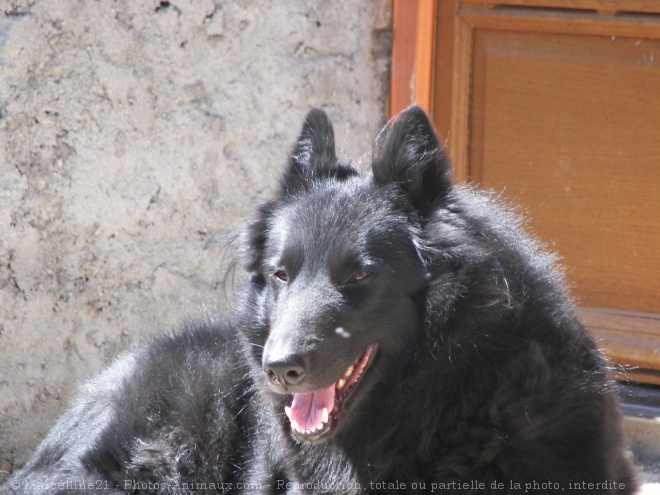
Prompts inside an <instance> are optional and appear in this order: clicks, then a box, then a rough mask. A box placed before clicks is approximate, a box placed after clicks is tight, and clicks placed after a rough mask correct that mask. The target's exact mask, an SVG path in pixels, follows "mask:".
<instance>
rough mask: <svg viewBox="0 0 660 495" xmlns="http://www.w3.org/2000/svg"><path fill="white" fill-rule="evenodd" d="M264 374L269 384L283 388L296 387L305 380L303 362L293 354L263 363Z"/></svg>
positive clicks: (300, 357) (298, 356)
mask: <svg viewBox="0 0 660 495" xmlns="http://www.w3.org/2000/svg"><path fill="white" fill-rule="evenodd" d="M264 372H265V373H266V376H268V379H269V380H270V381H271V382H273V383H277V384H280V385H281V386H283V387H288V386H290V385H297V384H299V383H300V382H301V381H303V379H304V378H305V360H304V359H303V358H302V356H300V355H298V354H293V355H290V356H287V357H286V358H283V359H277V360H274V361H265V362H264Z"/></svg>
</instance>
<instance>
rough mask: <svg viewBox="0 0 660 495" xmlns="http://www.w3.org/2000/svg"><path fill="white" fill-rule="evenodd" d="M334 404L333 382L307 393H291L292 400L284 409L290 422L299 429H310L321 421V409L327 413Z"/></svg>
mask: <svg viewBox="0 0 660 495" xmlns="http://www.w3.org/2000/svg"><path fill="white" fill-rule="evenodd" d="M334 405H335V384H334V383H333V384H332V385H330V386H329V387H328V388H324V389H323V390H317V391H315V392H310V393H307V394H293V402H292V403H291V406H290V407H285V408H284V411H285V412H286V415H287V416H288V417H289V421H291V424H292V425H293V426H295V427H296V428H297V429H299V430H311V429H312V428H316V427H317V426H320V425H321V423H322V421H323V409H324V408H325V409H327V410H328V413H330V412H331V411H332V408H333V407H334Z"/></svg>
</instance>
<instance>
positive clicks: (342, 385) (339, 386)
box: [337, 378, 346, 390]
mask: <svg viewBox="0 0 660 495" xmlns="http://www.w3.org/2000/svg"><path fill="white" fill-rule="evenodd" d="M344 385H346V380H344V379H343V378H340V379H339V381H338V382H337V388H338V389H340V390H341V389H342V388H344Z"/></svg>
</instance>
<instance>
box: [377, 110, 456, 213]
mask: <svg viewBox="0 0 660 495" xmlns="http://www.w3.org/2000/svg"><path fill="white" fill-rule="evenodd" d="M389 126H390V129H389V130H388V131H387V134H386V136H385V138H384V142H383V144H382V146H379V147H378V149H377V151H376V157H377V158H376V159H375V160H374V162H373V164H372V169H373V173H374V180H375V181H376V182H377V183H380V184H394V185H396V186H397V187H399V189H401V190H402V191H403V192H404V193H405V194H406V195H407V196H408V197H409V199H410V201H411V202H412V204H413V206H414V207H415V208H416V209H417V211H419V212H420V214H421V215H422V216H426V215H427V214H428V213H430V211H431V209H432V207H433V206H434V205H436V204H438V203H440V202H441V201H442V200H443V199H444V197H445V196H446V195H447V193H448V192H449V190H450V189H451V167H450V164H449V160H448V159H447V157H446V155H445V153H444V151H443V149H442V146H441V145H440V142H439V140H438V137H437V136H436V134H435V131H434V130H433V125H432V124H431V121H430V120H429V118H428V117H427V115H426V113H425V112H424V110H422V109H421V108H419V107H418V106H411V107H408V108H407V109H406V110H404V111H403V112H401V113H400V114H399V115H398V116H397V117H396V118H395V119H394V121H393V122H391V123H390V125H389Z"/></svg>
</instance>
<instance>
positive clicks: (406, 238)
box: [244, 107, 450, 442]
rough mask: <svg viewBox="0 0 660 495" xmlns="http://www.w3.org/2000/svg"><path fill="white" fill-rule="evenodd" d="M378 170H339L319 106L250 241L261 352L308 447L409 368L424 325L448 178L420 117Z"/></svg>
mask: <svg viewBox="0 0 660 495" xmlns="http://www.w3.org/2000/svg"><path fill="white" fill-rule="evenodd" d="M372 172H373V173H372V174H364V175H360V174H358V172H357V171H356V170H355V169H354V168H352V167H350V166H347V165H344V164H341V163H339V161H338V160H337V157H336V154H335V143H334V133H333V129H332V125H331V123H330V121H329V119H328V117H327V115H326V114H325V113H324V112H323V111H322V110H319V109H315V110H312V111H311V112H310V113H309V114H308V115H307V117H306V119H305V123H304V125H303V128H302V132H301V134H300V137H299V139H298V142H297V144H296V145H295V147H294V149H293V152H292V153H291V156H290V159H289V164H288V167H287V170H286V172H285V174H284V177H283V180H282V184H281V189H280V192H279V194H278V196H277V197H276V198H275V199H274V200H273V201H271V202H269V203H267V204H265V205H263V206H262V207H261V209H260V210H259V213H258V216H257V217H256V219H255V221H254V222H253V223H252V224H250V226H249V228H248V230H247V232H246V235H245V238H244V239H245V247H244V252H245V258H244V264H245V266H246V268H247V270H248V272H250V274H251V282H250V284H249V289H248V291H247V292H248V294H249V297H248V299H249V300H250V304H249V305H246V310H247V311H250V312H252V313H253V315H254V321H255V323H254V325H252V326H251V327H250V328H247V329H245V333H246V337H247V339H248V341H249V345H250V349H251V356H252V358H253V359H254V361H255V367H258V369H259V377H260V379H261V382H262V383H264V387H265V388H267V389H269V390H270V391H272V392H275V393H277V394H280V395H281V397H282V400H283V401H284V402H286V407H285V408H284V409H285V412H286V415H287V417H288V420H289V423H290V426H291V431H292V433H293V435H294V436H295V437H297V438H298V439H300V440H301V441H305V442H314V441H321V440H324V439H326V438H329V437H330V436H332V435H333V434H335V433H336V432H338V431H340V430H341V429H342V428H343V427H344V425H347V424H350V423H351V416H352V415H355V414H358V413H359V407H358V406H359V404H360V403H361V402H363V401H364V399H365V398H366V397H367V396H368V395H369V392H370V391H373V390H374V387H377V386H381V385H383V384H384V382H385V381H387V380H388V379H392V377H393V373H394V371H393V370H398V371H397V372H398V373H400V370H401V368H402V367H403V366H404V365H405V363H403V361H405V360H407V359H409V350H410V349H411V347H412V346H413V345H414V342H415V341H416V338H417V335H418V333H419V330H420V327H421V326H422V324H423V321H422V320H423V297H422V296H421V294H423V291H424V288H425V287H426V284H427V283H428V274H427V267H426V263H425V253H424V249H425V248H424V241H423V234H422V227H423V224H424V221H425V218H426V217H427V216H428V215H429V214H430V213H431V212H432V211H433V209H434V208H435V206H436V205H437V204H438V203H440V202H442V200H443V198H444V197H445V196H446V194H447V192H448V191H449V188H450V181H449V166H448V163H447V161H446V160H445V158H444V155H443V152H442V149H441V147H440V145H439V143H438V140H437V137H436V135H435V133H434V131H433V129H432V126H431V124H430V122H429V120H428V118H427V116H426V115H425V114H424V112H423V111H422V110H420V109H419V108H417V107H411V108H409V109H408V110H406V111H405V112H403V113H402V114H401V115H400V116H399V117H397V118H396V119H395V120H394V121H393V122H392V123H391V125H390V126H389V128H388V129H387V130H386V134H385V137H384V139H383V141H382V143H381V145H380V146H377V149H376V151H375V159H374V161H373V163H372ZM385 385H387V384H386V383H385Z"/></svg>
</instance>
